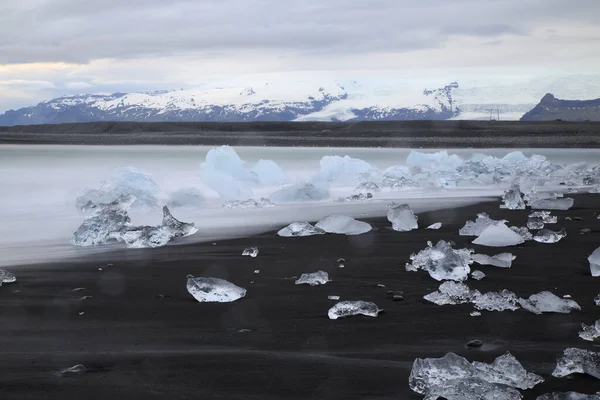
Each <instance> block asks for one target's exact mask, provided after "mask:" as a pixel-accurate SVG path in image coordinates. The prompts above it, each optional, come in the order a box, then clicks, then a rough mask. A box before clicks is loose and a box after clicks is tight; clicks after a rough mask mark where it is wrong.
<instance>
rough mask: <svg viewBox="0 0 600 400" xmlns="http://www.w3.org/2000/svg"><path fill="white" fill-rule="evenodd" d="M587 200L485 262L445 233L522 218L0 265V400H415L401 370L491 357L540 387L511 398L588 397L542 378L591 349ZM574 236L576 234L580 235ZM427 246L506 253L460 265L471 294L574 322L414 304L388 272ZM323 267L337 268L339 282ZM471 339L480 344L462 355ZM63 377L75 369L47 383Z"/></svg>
mask: <svg viewBox="0 0 600 400" xmlns="http://www.w3.org/2000/svg"><path fill="white" fill-rule="evenodd" d="M599 199H600V197H599V195H578V196H576V201H575V206H574V208H573V209H571V210H569V211H557V212H555V214H556V215H558V216H559V223H558V224H556V225H549V228H551V229H554V230H558V229H559V228H566V230H567V233H568V236H567V237H566V238H565V239H563V240H562V241H561V242H559V243H556V244H540V243H536V242H526V243H525V244H523V245H520V246H518V247H514V248H501V249H492V248H483V247H480V246H475V245H471V244H470V241H471V240H472V239H473V238H469V237H460V236H458V229H459V228H460V227H462V226H463V225H464V223H465V221H467V220H470V219H474V218H475V216H476V214H477V213H479V212H487V213H489V214H490V216H491V217H492V218H495V219H500V218H504V219H508V220H509V221H510V223H511V224H514V225H519V226H523V225H524V224H525V222H526V216H527V214H528V213H529V212H530V211H529V210H527V211H507V210H502V209H500V208H499V207H498V206H499V202H489V203H482V204H479V205H476V206H470V207H464V208H459V209H453V210H444V211H438V212H430V213H426V214H421V215H419V221H420V226H422V227H424V226H428V225H429V224H431V223H434V222H438V221H440V222H442V223H443V224H444V225H443V227H442V228H441V229H440V230H438V231H434V230H425V229H419V230H416V231H411V232H405V233H400V232H394V231H392V230H391V229H390V228H389V227H390V223H389V222H388V221H387V220H385V219H376V220H370V221H369V222H371V223H372V225H373V227H374V228H375V229H374V231H372V232H370V233H367V234H364V235H360V236H354V237H352V236H340V235H325V236H314V237H307V238H280V237H277V236H274V235H273V234H272V233H271V234H265V235H260V236H255V237H249V238H244V239H237V240H230V241H226V242H219V243H217V244H216V245H213V244H211V243H205V244H186V245H181V246H176V245H173V246H167V247H164V248H159V249H152V250H150V249H148V250H127V251H125V250H119V251H114V252H111V253H105V254H101V255H94V256H90V257H86V258H82V259H79V260H69V261H67V262H51V263H48V264H44V265H33V266H15V267H13V268H7V269H8V270H10V271H12V272H14V273H15V274H16V275H17V278H18V282H16V283H13V284H5V285H4V286H2V287H0V321H1V323H0V399H3V400H9V399H86V400H92V399H102V400H106V399H261V400H265V399H419V398H421V396H418V395H416V394H414V393H412V392H411V391H410V389H409V387H408V375H409V373H410V370H411V366H412V363H413V360H414V359H415V358H417V357H440V356H442V355H444V354H445V353H447V352H455V353H457V354H459V355H462V356H465V357H467V358H468V359H469V360H471V361H473V360H480V361H485V362H491V361H492V360H493V359H494V358H495V357H497V356H499V355H501V354H503V353H504V352H506V351H510V352H511V353H512V354H513V355H514V356H515V357H516V358H517V359H518V360H519V361H520V362H521V363H522V364H523V365H524V367H525V368H526V369H528V370H529V371H532V372H535V373H537V374H540V375H542V376H543V377H544V378H545V379H546V382H544V383H542V384H540V385H538V386H537V387H536V388H535V389H534V390H529V391H525V392H524V394H525V399H535V398H536V396H537V395H539V394H542V393H546V392H551V391H568V390H575V391H579V392H584V393H595V392H596V391H599V390H600V380H597V379H594V378H591V377H588V376H573V377H570V378H563V379H557V378H553V377H552V376H551V372H552V371H553V369H554V367H555V362H556V358H557V356H559V355H560V354H561V353H562V351H563V350H564V349H566V348H567V347H579V348H583V349H589V350H593V351H594V350H595V351H600V350H599V348H598V346H597V345H594V344H593V343H590V342H586V341H583V340H582V339H579V337H578V332H579V330H580V326H581V323H582V322H584V323H587V324H591V323H593V322H594V321H595V320H596V319H597V318H598V317H599V314H600V313H599V311H600V308H598V307H597V306H595V305H594V297H595V296H596V295H597V294H598V293H600V286H599V285H598V281H597V279H594V278H592V277H591V276H590V272H589V264H588V262H587V257H588V255H589V254H590V253H591V252H592V251H593V250H594V249H595V248H597V247H598V246H599V245H600V241H599V240H598V235H599V234H600V220H598V219H597V214H598V212H599V211H600V201H599ZM565 216H572V217H573V216H577V217H581V218H583V221H578V220H571V221H569V220H565V218H564V217H565ZM582 228H589V229H591V230H592V232H591V233H590V234H587V235H581V234H580V233H579V232H580V230H581V229H582ZM441 239H444V240H453V241H455V242H456V243H457V245H458V246H459V247H464V246H467V245H468V246H469V247H472V248H474V249H475V250H476V251H478V252H483V253H486V254H496V253H499V252H502V251H511V252H513V253H514V254H515V255H516V256H517V259H516V260H515V261H514V262H513V266H512V268H510V269H500V268H494V267H490V266H478V265H476V264H474V265H473V268H472V269H480V270H482V271H484V272H485V274H486V275H487V277H486V278H485V279H484V280H482V281H479V282H478V281H473V280H469V281H468V284H469V285H470V286H471V287H472V288H476V289H479V290H480V291H490V290H494V291H496V290H500V289H505V288H506V289H509V290H512V291H514V292H515V293H516V294H517V295H519V296H523V297H527V296H529V295H530V294H533V293H537V292H539V291H542V290H550V291H552V292H553V293H555V294H557V295H559V296H562V295H566V294H570V295H572V296H573V300H575V301H577V302H578V303H579V304H580V305H581V307H582V310H581V311H580V312H573V313H571V314H545V315H534V314H531V313H528V312H526V311H524V310H518V311H515V312H510V311H505V312H500V313H499V312H485V311H484V312H482V316H481V317H471V316H469V312H470V311H471V310H472V306H470V305H463V306H444V307H440V306H436V305H434V304H431V303H427V302H426V301H425V300H423V296H424V295H425V294H427V293H430V292H432V291H434V290H436V289H437V287H438V285H439V282H436V281H434V280H433V279H432V278H430V277H429V275H427V274H426V273H424V272H406V271H405V270H404V264H405V263H406V262H407V261H409V256H410V254H411V253H412V252H417V251H419V250H421V249H422V248H424V247H425V246H426V241H427V240H431V241H433V242H436V241H438V240H441ZM251 245H255V246H258V247H259V248H260V254H259V255H258V257H257V258H249V257H242V256H241V253H242V250H243V249H244V248H245V247H248V246H251ZM339 257H344V258H345V259H346V260H347V263H346V267H345V268H343V269H341V268H338V267H337V265H336V260H337V259H338V258H339ZM107 263H112V264H114V266H112V267H107V266H106V264H107ZM257 269H258V270H260V273H258V274H255V273H254V270H257ZM317 270H325V271H327V272H329V274H330V277H331V279H332V282H330V283H328V284H326V285H323V286H317V287H309V286H306V285H301V286H297V285H294V282H293V279H292V277H294V276H299V275H300V274H301V273H303V272H314V271H317ZM187 274H192V275H195V276H213V277H220V278H225V279H228V280H230V281H232V282H234V283H236V284H238V285H240V286H242V287H245V288H247V289H248V294H247V296H246V297H245V298H243V299H240V300H238V301H236V302H233V303H223V304H215V303H213V304H207V303H198V302H196V301H195V300H194V299H193V298H192V297H191V296H190V295H189V294H188V293H187V291H186V287H185V286H186V278H185V277H186V275H187ZM378 284H383V285H385V288H383V287H378ZM80 288H81V289H80ZM76 289H78V290H76ZM389 290H394V291H396V290H400V291H403V292H404V298H405V300H404V301H392V300H391V299H390V298H389V297H388V296H387V291H389ZM328 295H339V296H341V299H342V300H353V299H354V300H368V301H373V302H375V303H376V304H377V305H378V306H379V307H380V308H383V309H385V312H384V313H382V314H380V316H379V317H378V318H368V317H352V318H348V319H343V320H329V319H328V318H327V310H328V309H329V308H330V307H331V306H332V305H333V304H334V303H335V302H334V301H331V300H328V299H327V296H328ZM83 296H92V297H91V298H86V299H83V300H82V297H83ZM246 330H247V331H246ZM471 339H481V340H483V341H484V346H483V347H482V348H480V349H467V348H466V347H465V343H466V342H467V341H469V340H471ZM74 364H84V365H85V366H86V367H87V368H88V372H87V373H85V374H83V375H79V376H73V377H60V376H59V375H58V371H60V370H61V369H63V368H67V367H70V366H72V365H74Z"/></svg>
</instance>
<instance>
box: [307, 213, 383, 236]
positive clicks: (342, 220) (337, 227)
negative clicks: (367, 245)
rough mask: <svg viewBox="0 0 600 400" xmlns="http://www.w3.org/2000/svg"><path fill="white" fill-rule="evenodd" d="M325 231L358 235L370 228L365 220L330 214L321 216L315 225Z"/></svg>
mask: <svg viewBox="0 0 600 400" xmlns="http://www.w3.org/2000/svg"><path fill="white" fill-rule="evenodd" d="M315 226H316V227H317V228H321V229H323V230H324V231H325V232H327V233H338V234H342V235H360V234H362V233H367V232H369V231H370V230H371V229H372V228H371V225H369V224H368V223H366V222H362V221H357V220H355V219H354V218H352V217H347V216H345V215H330V216H328V217H325V218H323V219H322V220H320V221H319V222H317V223H316V225H315Z"/></svg>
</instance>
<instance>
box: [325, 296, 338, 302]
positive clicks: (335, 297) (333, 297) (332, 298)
mask: <svg viewBox="0 0 600 400" xmlns="http://www.w3.org/2000/svg"><path fill="white" fill-rule="evenodd" d="M339 299H340V296H327V300H336V301H337V300H339Z"/></svg>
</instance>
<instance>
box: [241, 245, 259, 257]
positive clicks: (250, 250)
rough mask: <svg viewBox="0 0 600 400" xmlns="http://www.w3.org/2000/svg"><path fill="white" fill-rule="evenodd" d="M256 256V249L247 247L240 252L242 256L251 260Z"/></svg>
mask: <svg viewBox="0 0 600 400" xmlns="http://www.w3.org/2000/svg"><path fill="white" fill-rule="evenodd" d="M257 255H258V247H248V248H247V249H244V251H242V256H250V257H252V258H254V257H256V256H257Z"/></svg>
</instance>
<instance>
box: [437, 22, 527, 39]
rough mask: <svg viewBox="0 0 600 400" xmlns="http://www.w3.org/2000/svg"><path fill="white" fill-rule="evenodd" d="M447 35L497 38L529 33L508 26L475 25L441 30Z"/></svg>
mask: <svg viewBox="0 0 600 400" xmlns="http://www.w3.org/2000/svg"><path fill="white" fill-rule="evenodd" d="M441 33H442V34H446V35H467V36H482V37H496V36H501V35H506V34H510V35H525V34H527V32H526V31H525V30H524V29H523V28H520V27H516V26H512V25H507V24H491V25H473V26H450V27H446V28H444V29H442V30H441Z"/></svg>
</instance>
